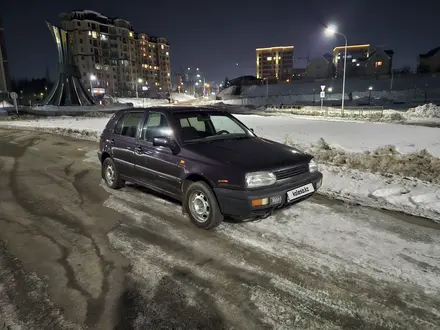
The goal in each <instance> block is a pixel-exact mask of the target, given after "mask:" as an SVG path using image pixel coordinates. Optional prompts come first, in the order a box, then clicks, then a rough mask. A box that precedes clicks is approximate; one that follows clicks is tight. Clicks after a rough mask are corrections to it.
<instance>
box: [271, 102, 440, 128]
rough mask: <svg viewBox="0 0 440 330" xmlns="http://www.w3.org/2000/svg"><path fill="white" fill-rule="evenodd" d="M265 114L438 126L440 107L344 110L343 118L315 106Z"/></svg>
mask: <svg viewBox="0 0 440 330" xmlns="http://www.w3.org/2000/svg"><path fill="white" fill-rule="evenodd" d="M265 112H266V113H268V114H271V113H275V114H276V115H284V116H301V117H304V118H306V119H310V118H313V117H315V118H319V119H320V120H323V119H325V120H331V121H337V120H343V121H346V120H361V121H369V122H385V123H406V124H420V125H424V124H425V125H429V124H431V125H440V106H437V105H435V104H432V103H429V104H424V105H420V106H417V107H415V108H410V109H408V110H407V111H398V110H393V109H383V110H381V109H374V108H370V109H369V108H368V107H363V108H362V107H360V108H359V109H356V110H353V109H350V108H348V109H346V110H345V112H344V116H343V117H342V114H341V109H340V108H334V107H324V108H323V110H321V109H320V108H319V107H317V106H305V107H302V108H300V109H280V108H277V107H270V108H268V109H267V110H266V111H265Z"/></svg>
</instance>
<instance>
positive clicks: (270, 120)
mask: <svg viewBox="0 0 440 330" xmlns="http://www.w3.org/2000/svg"><path fill="white" fill-rule="evenodd" d="M237 117H238V118H239V119H240V120H242V121H243V122H244V123H245V124H246V125H247V126H248V127H251V128H254V130H255V132H256V133H257V134H258V135H259V136H262V137H266V138H269V139H272V140H275V141H278V142H281V143H286V137H289V138H290V139H291V140H292V141H294V143H295V144H296V145H299V146H300V147H301V148H303V149H304V150H307V149H309V148H311V147H312V146H313V145H315V144H316V142H317V141H318V140H319V139H320V138H321V137H323V138H324V139H325V141H326V142H327V143H328V144H329V145H331V146H332V147H335V148H340V149H342V150H345V151H349V152H353V153H364V152H366V151H371V150H376V149H378V148H380V147H383V146H385V145H393V146H395V147H396V148H397V150H398V151H399V152H400V153H403V154H405V153H411V152H417V151H420V150H423V149H426V150H428V151H429V152H430V153H431V154H432V155H433V156H434V157H440V142H439V137H440V130H439V129H437V128H427V127H420V126H406V125H397V124H377V123H364V122H342V121H325V120H306V119H303V118H294V117H275V116H274V117H262V116H256V115H237ZM107 121H108V117H102V118H75V117H62V118H48V119H39V120H26V121H14V122H0V125H6V126H12V127H17V126H18V127H36V128H43V129H55V130H56V129H59V128H61V129H64V130H65V131H63V132H62V133H66V132H67V133H68V132H69V131H70V132H72V131H73V133H74V134H78V135H80V136H81V135H83V136H86V137H89V138H94V139H96V138H97V136H99V134H100V133H101V132H102V130H103V128H104V126H105V124H106V123H107ZM57 132H59V131H57ZM321 169H322V172H323V174H324V185H323V187H322V193H323V194H326V195H328V196H331V197H334V198H337V199H341V200H346V201H353V202H356V203H360V204H364V205H368V206H374V207H383V208H387V209H391V210H399V211H403V212H406V213H409V214H413V215H421V216H425V217H428V218H431V219H434V220H436V219H440V214H439V213H438V212H440V196H439V195H440V187H439V186H438V185H434V184H428V183H423V182H422V181H417V180H415V179H411V178H408V179H404V178H401V177H397V176H395V177H394V178H385V177H383V176H381V175H379V174H372V173H366V172H360V171H353V170H350V171H349V170H348V169H344V168H337V167H334V166H321ZM393 187H397V188H393ZM403 187H404V188H405V189H407V190H408V191H409V192H408V193H402V191H401V190H387V191H386V193H385V192H384V191H381V189H390V188H393V189H403Z"/></svg>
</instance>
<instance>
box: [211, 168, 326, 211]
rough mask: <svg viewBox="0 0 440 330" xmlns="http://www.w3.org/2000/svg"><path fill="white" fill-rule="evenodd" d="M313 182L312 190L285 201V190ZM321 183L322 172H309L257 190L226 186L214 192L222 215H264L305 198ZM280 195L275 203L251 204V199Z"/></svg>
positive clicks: (311, 194) (215, 189)
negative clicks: (236, 188)
mask: <svg viewBox="0 0 440 330" xmlns="http://www.w3.org/2000/svg"><path fill="white" fill-rule="evenodd" d="M309 183H311V184H313V188H314V190H315V191H314V192H312V193H310V194H307V195H304V196H301V197H299V198H297V199H294V200H292V201H289V202H288V201H287V192H288V191H290V190H292V189H296V188H299V187H302V186H304V185H307V184H309ZM321 185H322V173H321V172H316V173H313V174H311V173H309V174H307V175H305V176H301V177H300V178H297V179H296V180H294V181H289V182H286V183H284V184H282V185H277V186H274V187H268V188H263V189H258V190H232V189H226V188H214V192H215V194H216V196H217V200H218V202H219V205H220V209H221V211H222V213H223V214H224V215H228V216H234V217H251V216H258V215H264V214H267V213H268V212H270V211H272V210H274V209H277V208H281V207H283V206H287V205H292V204H295V203H297V202H299V201H302V200H305V199H307V198H309V197H311V196H313V194H314V193H315V192H316V191H317V190H318V189H319V188H320V187H321ZM277 196H280V197H281V201H280V202H279V203H276V204H270V203H269V204H268V205H264V206H252V201H253V200H258V199H263V198H268V199H269V201H270V200H271V197H277Z"/></svg>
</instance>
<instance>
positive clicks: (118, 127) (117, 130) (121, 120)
mask: <svg viewBox="0 0 440 330" xmlns="http://www.w3.org/2000/svg"><path fill="white" fill-rule="evenodd" d="M127 115H128V113H125V114H123V115H122V116H121V118H119V120H118V122H117V123H116V126H115V128H114V130H113V133H115V134H118V135H120V134H121V131H122V125H123V124H124V120H125V118H127Z"/></svg>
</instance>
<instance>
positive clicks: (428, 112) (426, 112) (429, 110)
mask: <svg viewBox="0 0 440 330" xmlns="http://www.w3.org/2000/svg"><path fill="white" fill-rule="evenodd" d="M406 115H407V116H408V117H422V118H440V106H437V105H435V104H432V103H429V104H424V105H420V106H418V107H415V108H411V109H408V111H407V112H406Z"/></svg>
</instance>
